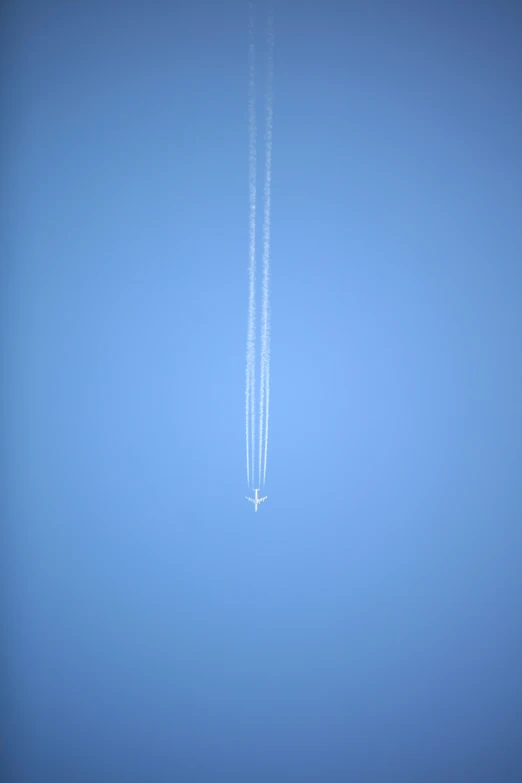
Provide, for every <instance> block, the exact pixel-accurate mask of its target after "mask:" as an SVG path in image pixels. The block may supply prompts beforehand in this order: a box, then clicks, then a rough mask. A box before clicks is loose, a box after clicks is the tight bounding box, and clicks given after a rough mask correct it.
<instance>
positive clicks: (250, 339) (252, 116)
mask: <svg viewBox="0 0 522 783" xmlns="http://www.w3.org/2000/svg"><path fill="white" fill-rule="evenodd" d="M248 37H249V44H248V63H249V81H248V137H249V147H248V159H249V162H248V191H249V193H248V195H249V266H248V329H247V356H246V388H245V431H246V470H247V484H248V486H250V480H251V479H252V483H254V445H255V418H254V410H255V393H256V376H255V358H256V331H255V326H256V322H255V320H256V299H255V285H256V167H257V158H256V135H257V134H256V96H255V41H254V10H253V3H250V5H249V24H248Z"/></svg>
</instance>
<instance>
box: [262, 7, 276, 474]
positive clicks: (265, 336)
mask: <svg viewBox="0 0 522 783" xmlns="http://www.w3.org/2000/svg"><path fill="white" fill-rule="evenodd" d="M273 79H274V29H273V17H272V14H270V16H269V19H268V33H267V58H266V95H265V101H266V114H265V185H264V191H263V196H264V220H263V300H262V310H261V402H260V406H259V407H260V418H259V422H260V424H259V479H260V481H261V454H262V453H263V455H264V456H263V474H262V475H263V484H264V483H265V481H266V462H267V456H268V418H269V413H270V206H271V202H270V195H271V193H270V189H271V183H272V118H273V87H272V83H273ZM263 416H264V422H263ZM263 424H264V426H263ZM263 440H264V446H263V448H262V443H263Z"/></svg>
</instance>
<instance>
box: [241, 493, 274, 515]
mask: <svg viewBox="0 0 522 783" xmlns="http://www.w3.org/2000/svg"><path fill="white" fill-rule="evenodd" d="M254 492H255V493H256V496H255V498H247V497H246V495H245V497H246V499H247V500H250V502H251V503H254V505H255V509H254V511H257V509H258V508H259V504H260V503H262V502H263V500H266V499H267V497H268V495H265V497H264V498H259V497H258V496H257V493H258V492H259V489H255V490H254Z"/></svg>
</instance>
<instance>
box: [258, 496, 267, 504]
mask: <svg viewBox="0 0 522 783" xmlns="http://www.w3.org/2000/svg"><path fill="white" fill-rule="evenodd" d="M267 497H268V495H265V497H264V498H259V503H262V502H263V500H266V499H267Z"/></svg>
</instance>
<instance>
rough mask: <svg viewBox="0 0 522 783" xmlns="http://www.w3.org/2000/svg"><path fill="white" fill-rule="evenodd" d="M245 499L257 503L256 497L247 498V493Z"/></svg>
mask: <svg viewBox="0 0 522 783" xmlns="http://www.w3.org/2000/svg"><path fill="white" fill-rule="evenodd" d="M245 500H250V502H251V503H255V502H256V501H255V500H254V498H247V496H246V495H245Z"/></svg>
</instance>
